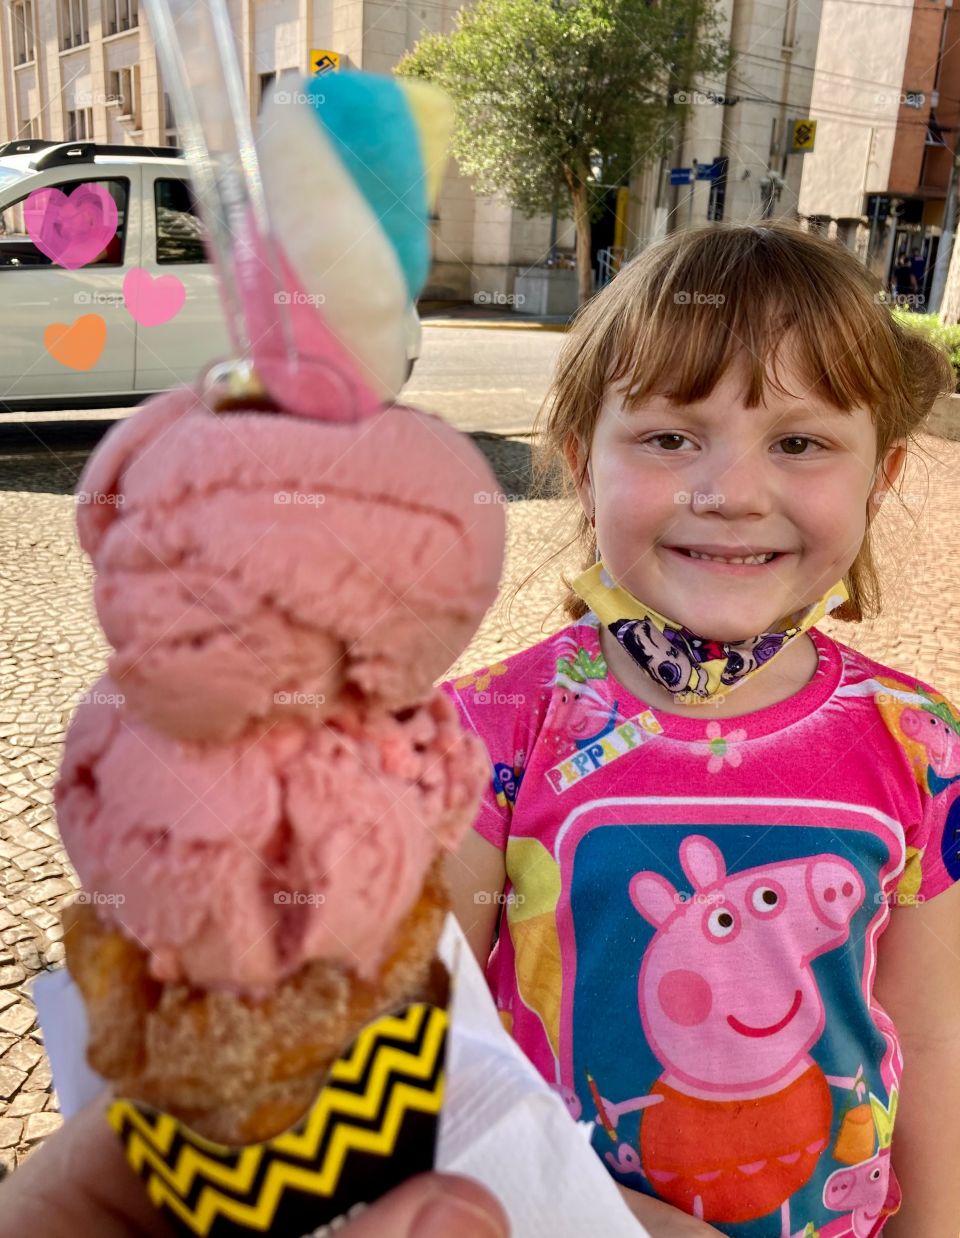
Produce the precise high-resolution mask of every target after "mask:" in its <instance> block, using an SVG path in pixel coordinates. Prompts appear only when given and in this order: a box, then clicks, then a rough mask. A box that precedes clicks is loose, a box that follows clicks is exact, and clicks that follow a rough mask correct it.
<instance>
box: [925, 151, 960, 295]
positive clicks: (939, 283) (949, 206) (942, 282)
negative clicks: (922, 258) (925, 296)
mask: <svg viewBox="0 0 960 1238" xmlns="http://www.w3.org/2000/svg"><path fill="white" fill-rule="evenodd" d="M958 146H960V143H956V142H955V144H954V151H953V160H952V162H951V164H950V182H949V184H948V185H947V200H946V202H944V204H943V227H942V228H941V230H940V244H939V245H938V246H937V261H936V263H935V264H934V268H933V281H932V282H931V284H930V305H929V306H928V307H927V309H928V312H929V313H931V314H938V313H939V312H940V303H941V301H942V300H943V290H944V288H946V286H947V271H948V270H949V269H950V255H951V254H952V253H953V242H954V237H955V235H956V227H957V174H958V172H960V154H958Z"/></svg>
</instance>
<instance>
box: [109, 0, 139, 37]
mask: <svg viewBox="0 0 960 1238" xmlns="http://www.w3.org/2000/svg"><path fill="white" fill-rule="evenodd" d="M104 13H105V15H106V26H107V34H120V32H121V31H123V30H133V29H135V28H136V27H137V26H138V25H139V24H140V18H139V14H138V12H137V0H104Z"/></svg>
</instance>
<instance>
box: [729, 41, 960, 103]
mask: <svg viewBox="0 0 960 1238" xmlns="http://www.w3.org/2000/svg"><path fill="white" fill-rule="evenodd" d="M734 50H736V49H734ZM736 55H737V56H742V57H744V58H747V57H749V58H750V59H751V60H765V61H767V63H768V64H776V65H780V66H781V67H784V68H785V67H786V66H787V64H788V63H789V66H790V69H791V71H792V70H793V69H802V70H803V71H804V72H805V73H815V74H816V75H817V76H818V77H835V78H839V79H840V80H842V81H847V82H859V83H862V84H863V85H864V86H882V87H883V88H884V89H885V90H888V91H890V92H892V93H896V94H897V95H901V94H904V93H905V92H904V91H902V90H901V89H900V88H899V86H898V85H897V84H896V83H895V82H876V81H873V80H872V79H871V78H868V77H857V76H855V75H854V74H851V73H835V72H834V71H833V70H832V69H820V68H818V67H817V66H816V65H809V64H798V63H797V62H796V61H795V60H790V61H789V62H788V61H786V60H778V59H777V57H776V56H762V55H761V54H760V53H759V52H736ZM937 93H938V94H939V96H940V98H941V99H949V100H950V102H951V103H960V97H958V96H956V95H948V94H944V92H943V91H942V90H941V91H938V92H937Z"/></svg>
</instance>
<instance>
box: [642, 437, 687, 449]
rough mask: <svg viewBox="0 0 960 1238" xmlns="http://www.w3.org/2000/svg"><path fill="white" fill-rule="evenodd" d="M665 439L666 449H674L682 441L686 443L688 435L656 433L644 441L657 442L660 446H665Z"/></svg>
mask: <svg viewBox="0 0 960 1238" xmlns="http://www.w3.org/2000/svg"><path fill="white" fill-rule="evenodd" d="M665 440H666V443H667V446H666V447H665V450H666V451H673V450H674V448H675V447H678V446H679V445H680V444H681V443H685V442H686V441H687V437H686V435H685V434H654V435H651V437H650V438H645V439H644V440H643V441H644V443H656V444H657V445H658V446H661V447H662V446H664V441H665Z"/></svg>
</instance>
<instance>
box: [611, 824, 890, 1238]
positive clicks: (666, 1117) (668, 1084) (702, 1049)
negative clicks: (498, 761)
mask: <svg viewBox="0 0 960 1238" xmlns="http://www.w3.org/2000/svg"><path fill="white" fill-rule="evenodd" d="M680 863H681V866H682V868H683V871H684V873H685V874H686V876H687V878H688V880H689V882H690V883H691V885H692V886H693V891H694V892H693V894H692V895H691V894H684V893H680V892H678V890H677V889H676V888H675V887H674V886H673V885H672V884H671V883H670V882H669V881H668V880H667V879H666V878H665V877H663V876H661V875H660V874H658V873H655V872H646V871H645V872H638V873H636V874H635V875H634V876H633V878H632V879H631V881H630V887H629V892H630V898H631V901H632V902H633V905H634V906H635V907H636V909H637V911H639V913H640V914H641V915H642V916H643V917H644V919H646V920H647V921H649V923H650V924H651V925H652V926H653V927H654V929H655V930H656V931H655V934H654V936H653V938H652V940H651V941H650V944H649V945H648V947H647V949H646V951H645V953H644V957H643V961H642V965H641V968H640V974H639V981H638V1005H639V1012H640V1019H641V1023H642V1025H643V1030H644V1033H645V1035H646V1037H647V1040H648V1042H649V1045H650V1047H651V1049H652V1051H653V1052H654V1054H655V1055H656V1057H657V1059H658V1061H659V1062H660V1064H661V1066H662V1067H663V1071H662V1073H661V1075H660V1077H659V1078H658V1079H657V1080H656V1082H655V1083H654V1084H653V1086H652V1087H651V1089H650V1091H649V1092H648V1093H647V1094H646V1095H644V1096H640V1097H634V1098H630V1099H627V1100H622V1101H620V1102H612V1101H610V1100H607V1099H606V1098H600V1104H599V1105H598V1116H599V1117H600V1119H601V1121H602V1122H603V1123H604V1124H605V1126H607V1127H609V1128H610V1129H611V1130H615V1128H616V1125H617V1123H618V1122H619V1120H620V1118H621V1116H622V1115H623V1114H625V1113H629V1112H634V1111H637V1110H640V1111H642V1117H641V1122H640V1137H639V1147H638V1148H637V1149H634V1148H633V1147H631V1146H630V1145H629V1144H624V1143H621V1144H620V1146H619V1148H618V1151H617V1153H616V1155H614V1154H613V1153H607V1160H608V1161H609V1163H610V1164H611V1165H612V1166H613V1167H614V1168H615V1169H616V1170H618V1171H619V1172H621V1173H623V1172H626V1173H629V1172H637V1173H640V1174H642V1175H643V1176H644V1177H645V1178H646V1179H647V1181H648V1182H649V1184H650V1185H651V1186H652V1187H653V1189H654V1190H655V1191H656V1193H657V1194H658V1195H659V1196H660V1197H661V1198H663V1199H665V1200H667V1201H668V1202H669V1203H671V1204H674V1205H675V1206H677V1207H679V1208H681V1209H683V1210H684V1211H686V1212H688V1213H691V1214H692V1215H694V1216H697V1217H700V1218H702V1219H704V1220H706V1221H717V1222H727V1223H736V1222H743V1221H749V1220H753V1219H757V1218H760V1217H765V1216H769V1215H771V1214H774V1215H775V1214H777V1213H778V1212H779V1219H780V1232H781V1234H782V1235H783V1238H787V1236H789V1235H790V1234H791V1233H792V1230H791V1218H790V1203H789V1200H790V1196H792V1195H793V1194H794V1193H795V1192H796V1191H798V1190H799V1189H800V1188H802V1187H803V1186H804V1184H805V1183H806V1182H808V1181H809V1179H810V1177H811V1176H812V1174H813V1172H814V1170H815V1168H816V1165H817V1162H818V1159H819V1157H820V1155H821V1154H822V1152H823V1151H824V1149H825V1148H826V1146H827V1142H828V1139H829V1136H830V1129H831V1121H832V1117H833V1104H832V1100H831V1094H830V1085H831V1084H833V1085H834V1086H838V1087H844V1088H848V1087H849V1084H850V1080H849V1079H846V1078H842V1079H841V1078H834V1077H828V1076H825V1075H824V1073H823V1072H822V1071H821V1069H820V1068H819V1066H817V1064H816V1063H815V1062H814V1061H813V1059H812V1058H811V1057H810V1049H811V1048H812V1046H813V1045H814V1044H815V1043H816V1041H817V1040H818V1039H819V1038H820V1036H821V1034H822V1032H823V1029H824V1024H825V1010H824V1005H823V1001H822V998H821V995H820V992H819V990H818V987H817V983H816V979H815V977H814V973H813V970H812V968H811V966H810V964H811V961H812V960H813V959H815V958H816V957H817V956H818V955H822V954H824V953H825V952H827V951H831V950H835V949H837V948H838V947H839V946H841V945H843V943H844V942H845V941H846V940H847V937H848V935H849V932H850V923H851V920H852V918H853V917H854V915H855V914H856V913H857V911H858V910H859V908H860V907H861V905H862V904H863V902H864V898H865V887H864V883H863V881H862V879H861V877H860V875H859V873H858V872H857V870H856V869H855V868H854V867H853V866H852V865H851V864H850V863H848V862H847V861H846V860H844V859H843V858H841V857H840V856H838V855H832V854H821V855H815V856H811V857H804V858H800V859H795V860H786V861H779V862H774V863H769V864H765V865H761V866H759V867H756V868H750V869H746V870H744V871H742V872H738V873H732V874H728V873H727V871H726V865H725V862H724V859H723V855H722V854H721V852H720V850H719V848H718V847H717V846H716V845H715V844H714V843H713V842H712V841H711V840H710V839H708V838H706V837H703V836H702V835H691V836H689V837H687V838H686V839H684V841H683V842H682V843H681V845H680ZM785 963H788V964H789V965H788V966H785ZM861 1168H862V1167H861V1166H857V1167H855V1168H854V1169H851V1170H844V1171H843V1173H848V1174H853V1175H854V1177H853V1178H852V1179H851V1178H841V1176H839V1175H833V1177H832V1178H831V1179H830V1180H829V1181H830V1182H832V1183H833V1184H834V1185H833V1187H832V1188H831V1197H830V1198H831V1200H832V1201H834V1202H830V1203H829V1204H828V1206H829V1207H831V1208H834V1207H836V1206H839V1201H840V1199H841V1197H842V1196H843V1195H844V1194H845V1193H846V1194H847V1196H848V1198H849V1199H850V1200H856V1201H860V1200H861V1199H865V1200H867V1202H866V1203H861V1202H856V1203H851V1204H849V1206H848V1205H843V1206H844V1207H846V1208H847V1211H848V1212H852V1213H854V1214H855V1211H856V1209H861V1210H863V1209H867V1210H869V1209H870V1208H872V1206H873V1202H874V1199H875V1196H876V1195H877V1194H878V1193H879V1190H880V1188H879V1186H876V1187H874V1186H873V1185H872V1184H867V1183H866V1178H869V1173H868V1172H867V1171H864V1174H863V1175H862V1174H861V1172H860V1171H861ZM864 1175H866V1177H865V1180H864V1182H861V1177H864ZM867 1185H871V1189H870V1190H868V1189H867ZM825 1202H826V1201H825ZM881 1202H882V1201H881ZM853 1232H855V1233H857V1234H859V1231H858V1230H854V1231H853ZM865 1232H866V1231H865Z"/></svg>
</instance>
